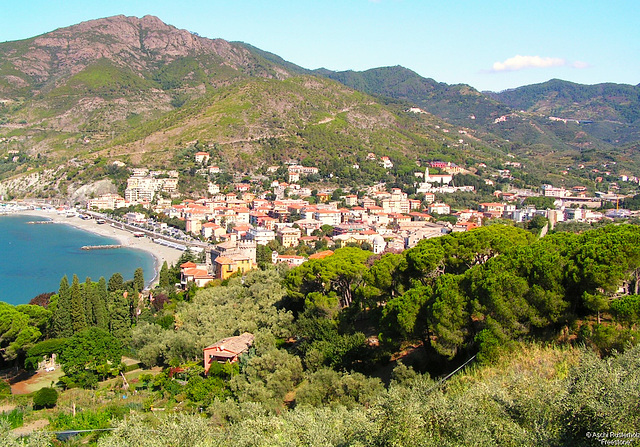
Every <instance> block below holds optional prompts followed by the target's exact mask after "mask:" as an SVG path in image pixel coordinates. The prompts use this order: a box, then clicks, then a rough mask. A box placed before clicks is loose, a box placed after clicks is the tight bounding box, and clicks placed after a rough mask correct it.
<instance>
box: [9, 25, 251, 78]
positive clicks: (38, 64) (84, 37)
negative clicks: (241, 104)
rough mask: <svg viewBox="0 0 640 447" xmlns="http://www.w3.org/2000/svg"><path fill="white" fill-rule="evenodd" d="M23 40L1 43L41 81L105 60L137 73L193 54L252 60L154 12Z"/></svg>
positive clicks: (233, 63)
mask: <svg viewBox="0 0 640 447" xmlns="http://www.w3.org/2000/svg"><path fill="white" fill-rule="evenodd" d="M24 44H26V46H25V45H22V46H20V47H17V48H15V47H14V48H11V46H10V45H11V42H7V43H5V44H2V46H6V47H8V49H7V50H5V52H4V53H5V56H6V59H8V60H9V61H11V62H12V63H13V66H14V67H15V68H16V69H17V70H19V71H21V72H23V73H25V74H26V75H28V76H29V77H31V78H32V79H33V80H34V81H36V83H47V82H48V81H50V80H52V79H53V80H55V79H57V78H64V77H67V76H69V75H73V74H75V73H78V72H80V71H82V70H83V69H84V68H85V67H86V66H88V65H90V64H91V63H93V62H95V61H98V60H100V59H107V60H109V61H111V62H113V63H115V64H116V65H120V66H126V67H129V68H131V69H133V70H134V71H143V70H147V69H149V68H150V66H152V65H153V66H157V65H158V64H159V63H160V64H162V63H169V62H171V61H173V60H175V59H178V58H180V57H185V56H188V55H198V54H210V55H213V56H217V57H219V58H220V59H221V60H222V61H221V62H222V63H224V64H226V65H229V66H230V67H232V68H235V69H241V68H242V67H246V66H247V65H248V64H250V61H251V59H252V57H251V54H250V53H249V52H248V51H247V50H246V49H244V48H242V47H240V46H236V45H233V44H230V43H229V42H227V41H225V40H222V39H207V38H203V37H199V36H197V35H195V34H193V33H190V32H189V31H186V30H181V29H178V28H176V27H174V26H171V25H167V24H165V23H164V22H162V20H160V19H159V18H157V17H154V16H150V15H147V16H144V17H142V18H138V17H127V16H124V15H118V16H113V17H106V18H102V19H96V20H89V21H86V22H82V23H79V24H77V25H73V26H69V27H66V28H59V29H57V30H55V31H52V32H50V33H47V34H43V35H41V36H38V37H35V38H32V39H29V40H27V41H24ZM1 50H2V48H1V47H0V51H1Z"/></svg>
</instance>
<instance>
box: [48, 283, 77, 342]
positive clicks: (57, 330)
mask: <svg viewBox="0 0 640 447" xmlns="http://www.w3.org/2000/svg"><path fill="white" fill-rule="evenodd" d="M52 301H53V302H54V303H55V310H54V311H53V332H54V334H55V335H56V336H57V337H63V338H64V337H71V336H72V335H73V325H72V323H71V294H70V292H69V280H68V279H67V276H66V275H65V276H63V277H62V279H61V280H60V288H59V289H58V296H57V298H54V299H52Z"/></svg>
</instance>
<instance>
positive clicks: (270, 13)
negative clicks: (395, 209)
mask: <svg viewBox="0 0 640 447" xmlns="http://www.w3.org/2000/svg"><path fill="white" fill-rule="evenodd" d="M0 1H2V8H1V10H0V42H3V41H8V40H18V39H24V38H28V37H32V36H34V35H38V34H42V33H45V32H48V31H52V30H54V29H56V28H60V27H64V26H69V25H73V24H75V23H78V22H81V21H85V20H90V19H96V18H100V17H107V16H112V15H117V14H124V15H129V16H138V17H142V16H144V15H146V14H151V15H155V16H157V17H159V18H160V19H161V20H163V21H164V22H166V23H169V24H171V25H174V26H176V27H178V28H184V29H187V30H189V31H193V32H197V33H198V34H200V35H201V36H204V37H210V38H222V39H226V40H231V41H243V42H247V43H250V44H252V45H254V46H256V47H258V48H261V49H263V50H266V51H270V52H272V53H275V54H277V55H279V56H281V57H283V58H284V59H286V60H289V61H291V62H293V63H296V64H298V65H301V66H303V67H305V68H319V67H325V68H329V69H332V70H348V69H352V70H366V69H369V68H374V67H382V66H390V65H402V66H404V67H407V68H410V69H412V70H414V71H416V72H417V73H419V74H420V75H422V76H425V77H430V78H433V79H435V80H436V81H439V82H446V83H449V84H454V83H465V84H469V85H471V86H473V87H475V88H477V89H479V90H493V91H499V90H504V89H507V88H514V87H518V86H521V85H526V84H533V83H538V82H544V81H547V80H549V79H552V78H560V79H565V80H568V81H573V82H579V83H583V84H596V83H600V82H617V83H626V84H634V85H635V84H638V83H640V8H639V7H638V4H637V1H636V0H607V1H602V0H591V1H589V0H587V1H580V2H579V1H574V0H554V1H550V0H537V1H533V0H509V1H501V0H500V1H498V0H474V1H472V0H450V1H446V0H444V1H442V0H441V1H438V2H436V1H431V0H341V1H339V0H324V1H320V0H315V1H311V0H295V1H293V0H292V1H288V0H287V1H278V0H271V1H268V0H173V1H167V0H155V1H150V0H139V1H138V0H101V1H94V0H84V1H80V0H24V1H21V2H19V1H13V0H0Z"/></svg>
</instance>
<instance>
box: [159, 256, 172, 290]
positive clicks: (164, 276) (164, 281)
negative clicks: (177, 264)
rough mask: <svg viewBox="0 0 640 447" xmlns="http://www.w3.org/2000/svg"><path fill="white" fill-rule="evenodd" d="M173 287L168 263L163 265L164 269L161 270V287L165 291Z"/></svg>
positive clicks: (165, 262)
mask: <svg viewBox="0 0 640 447" xmlns="http://www.w3.org/2000/svg"><path fill="white" fill-rule="evenodd" d="M170 285H171V281H170V279H169V266H168V265H167V261H164V262H163V263H162V267H161V268H160V287H162V288H163V289H168V288H169V286H170Z"/></svg>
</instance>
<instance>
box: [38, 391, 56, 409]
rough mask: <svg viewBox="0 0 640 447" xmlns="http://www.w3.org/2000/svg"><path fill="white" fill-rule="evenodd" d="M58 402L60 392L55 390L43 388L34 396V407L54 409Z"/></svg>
mask: <svg viewBox="0 0 640 447" xmlns="http://www.w3.org/2000/svg"><path fill="white" fill-rule="evenodd" d="M57 402H58V392H57V391H56V390H55V389H54V388H41V389H39V390H38V391H36V393H35V394H34V395H33V407H34V408H35V409H40V408H53V407H55V406H56V403H57Z"/></svg>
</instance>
